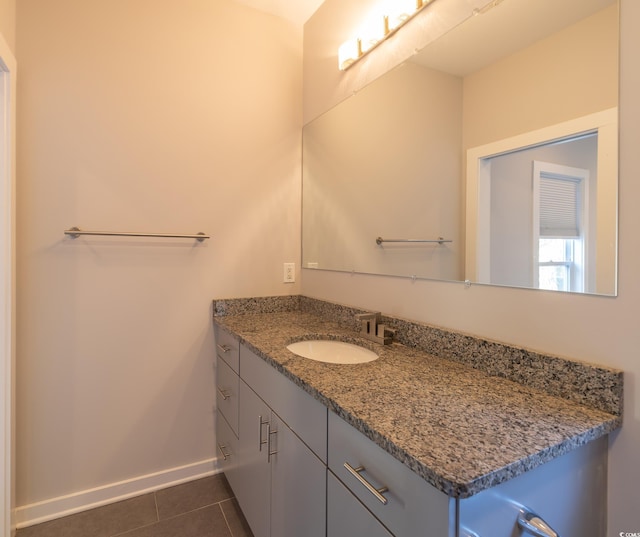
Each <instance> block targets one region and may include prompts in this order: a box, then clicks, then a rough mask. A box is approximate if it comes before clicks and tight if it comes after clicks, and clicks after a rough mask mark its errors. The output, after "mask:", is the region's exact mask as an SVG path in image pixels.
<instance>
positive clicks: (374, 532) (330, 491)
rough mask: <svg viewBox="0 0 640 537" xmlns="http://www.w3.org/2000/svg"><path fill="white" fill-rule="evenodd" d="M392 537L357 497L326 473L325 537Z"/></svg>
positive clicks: (329, 473)
mask: <svg viewBox="0 0 640 537" xmlns="http://www.w3.org/2000/svg"><path fill="white" fill-rule="evenodd" d="M345 535H348V536H349V537H393V535H391V534H390V533H389V532H388V531H387V530H386V528H385V527H384V526H383V525H382V524H380V521H379V520H378V519H377V518H376V517H374V516H373V515H372V514H371V513H370V512H369V511H368V510H367V508H366V507H365V506H364V505H362V504H361V503H360V502H359V501H358V499H357V498H356V497H355V496H354V495H353V494H351V493H350V492H349V491H348V490H347V489H346V488H345V486H344V485H343V484H342V483H340V481H338V479H337V478H336V477H335V476H334V475H333V474H332V473H331V472H328V473H327V537H344V536H345Z"/></svg>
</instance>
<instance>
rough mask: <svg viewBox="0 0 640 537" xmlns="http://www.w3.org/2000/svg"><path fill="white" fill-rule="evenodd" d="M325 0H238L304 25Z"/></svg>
mask: <svg viewBox="0 0 640 537" xmlns="http://www.w3.org/2000/svg"><path fill="white" fill-rule="evenodd" d="M323 1H324V0H236V2H238V3H240V4H244V5H246V6H249V7H252V8H254V9H257V10H259V11H264V12H265V13H271V14H272V15H276V16H278V17H282V18H283V19H287V20H289V21H291V22H293V23H294V24H296V25H297V26H302V25H303V24H304V23H305V22H307V20H308V19H309V17H311V15H313V14H314V13H315V11H316V9H318V7H320V4H322V2H323Z"/></svg>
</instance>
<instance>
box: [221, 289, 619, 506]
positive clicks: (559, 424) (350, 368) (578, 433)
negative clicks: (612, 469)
mask: <svg viewBox="0 0 640 537" xmlns="http://www.w3.org/2000/svg"><path fill="white" fill-rule="evenodd" d="M256 300H257V301H258V302H256ZM269 300H271V302H269ZM354 311H356V310H352V309H350V308H346V307H344V306H337V305H327V303H324V302H320V301H315V300H313V299H307V298H306V297H287V298H283V299H253V301H251V300H247V299H242V300H239V301H215V303H214V314H215V317H214V320H215V322H216V323H217V324H218V325H219V326H221V327H222V328H223V329H225V330H227V331H228V332H230V333H231V334H233V335H234V336H235V337H236V338H238V340H239V341H240V342H241V343H244V344H246V345H247V346H248V347H249V348H250V349H251V350H252V351H254V352H255V353H256V354H258V355H259V356H260V357H262V358H263V359H264V360H266V361H267V362H268V363H270V364H271V365H272V366H273V367H275V368H276V369H277V370H278V371H280V372H281V373H283V374H284V375H285V376H287V377H288V378H289V379H291V380H292V381H293V382H295V383H296V384H297V385H299V386H300V387H302V388H303V389H304V390H305V391H307V392H308V393H310V394H311V395H312V396H313V397H315V398H316V399H318V400H319V401H321V402H322V403H324V404H325V405H326V406H327V407H328V408H329V409H330V410H332V411H334V412H336V413H337V414H338V415H339V416H341V417H342V418H343V419H345V420H346V421H347V422H348V423H350V424H351V425H352V426H354V427H355V428H356V429H358V430H359V431H361V432H362V433H364V434H365V435H366V436H367V437H369V438H370V439H371V440H372V441H373V442H375V443H376V444H378V445H379V446H380V447H382V448H383V449H385V450H386V451H387V452H389V453H390V454H391V455H392V456H394V457H395V458H396V459H398V460H400V461H401V462H403V463H404V464H405V465H406V466H408V467H409V468H411V469H412V470H413V471H414V472H416V473H417V474H418V475H420V476H422V477H423V478H424V479H425V480H427V481H428V482H429V483H430V484H432V485H433V486H435V487H436V488H438V489H439V490H441V491H442V492H444V493H446V494H448V495H451V496H454V497H459V498H465V497H468V496H471V495H473V494H476V493H477V492H480V491H482V490H484V489H486V488H489V487H491V486H494V485H497V484H499V483H501V482H503V481H506V480H508V479H510V478H512V477H515V476H517V475H519V474H521V473H523V472H525V471H527V470H529V469H532V468H535V467H536V466H538V465H540V464H543V463H545V462H547V461H549V460H551V459H553V458H555V457H558V456H560V455H563V454H564V453H567V452H569V451H571V450H572V449H574V448H575V447H578V446H580V445H583V444H585V443H587V442H589V441H591V440H594V439H596V438H599V437H601V436H603V435H606V434H608V433H609V432H611V431H613V430H615V429H616V428H618V427H619V426H620V425H621V423H622V417H621V401H622V372H620V371H617V370H613V369H608V368H602V367H597V366H591V365H589V364H584V363H581V362H575V361H567V360H564V359H560V358H555V357H546V356H541V355H537V354H536V353H531V352H529V351H524V350H521V349H515V350H517V351H518V353H516V355H517V359H516V361H517V362H520V366H522V367H520V368H519V369H518V368H516V369H518V371H516V373H513V372H512V373H513V374H504V373H505V371H506V369H507V368H505V367H502V366H501V367H500V369H501V371H500V374H499V376H496V375H497V373H496V374H492V373H491V371H490V368H491V367H496V366H495V364H494V365H493V366H492V365H491V364H489V365H488V366H487V367H488V368H489V371H488V372H485V371H482V370H479V369H478V368H477V364H474V363H473V360H474V359H475V360H477V354H478V350H477V349H475V350H474V349H473V348H467V349H465V350H464V352H461V353H460V354H459V356H457V358H456V359H455V360H453V359H451V358H450V357H447V358H442V357H437V356H435V355H434V354H435V353H434V352H425V350H424V347H425V344H424V341H425V337H426V340H430V341H431V344H433V340H434V333H433V332H431V333H430V334H427V335H426V336H425V334H424V333H420V332H421V329H424V331H426V332H429V330H431V331H434V330H435V331H436V333H437V335H438V338H440V337H442V338H444V339H446V341H442V347H443V348H449V350H450V346H451V341H450V339H447V336H448V335H449V336H451V337H454V338H455V337H460V334H457V333H455V332H446V331H442V330H441V329H434V328H432V327H429V326H427V325H417V324H415V323H410V322H408V321H402V320H397V319H396V320H394V319H392V318H386V319H385V322H387V324H389V325H395V326H396V327H397V328H398V339H400V340H401V341H406V342H407V343H409V344H412V345H413V346H411V345H408V344H400V343H394V344H393V345H387V346H382V345H378V344H375V343H372V342H370V341H367V340H359V342H360V344H362V345H363V346H365V347H368V348H370V349H372V350H374V351H375V352H376V353H378V354H379V356H380V358H379V359H377V360H375V361H373V362H370V363H364V364H356V365H337V364H328V363H322V362H316V361H313V360H308V359H306V358H302V357H299V356H296V355H295V354H293V353H291V352H290V351H288V350H287V349H286V345H288V344H289V343H291V342H292V341H297V340H301V339H311V338H313V337H314V336H319V337H331V338H336V339H343V340H347V341H358V337H357V331H356V328H357V325H355V324H354V323H353V321H352V317H353V313H354ZM350 323H351V325H350ZM403 323H404V324H403ZM405 325H406V326H405ZM409 325H410V326H409ZM416 326H417V327H418V328H416ZM403 328H404V329H405V332H411V334H412V335H410V336H407V334H406V333H405V334H404V335H403V334H401V333H400V331H401V330H402V329H403ZM464 337H465V338H468V341H467V340H465V342H466V344H467V346H469V345H471V346H472V347H473V345H480V346H481V347H482V348H483V349H484V352H485V354H486V352H487V346H488V348H489V350H490V351H491V352H493V353H494V354H496V355H497V354H500V355H501V356H500V357H497V358H496V359H498V360H500V359H503V355H504V354H509V352H507V351H509V350H510V351H511V356H510V357H509V360H510V361H513V360H514V358H513V351H514V348H512V347H507V346H503V345H501V344H497V343H492V342H486V341H484V340H477V339H475V338H470V337H469V336H464ZM407 338H414V339H409V340H408V339H407ZM420 338H422V340H421V341H422V344H421V345H420V346H421V347H422V348H418V344H416V343H415V341H417V340H420ZM438 338H436V339H438ZM470 342H475V343H470ZM505 349H506V350H505ZM502 351H504V352H502ZM467 354H468V355H469V360H470V363H471V365H474V367H472V366H471V365H469V364H467V363H462V362H463V361H464V359H463V358H461V356H463V355H465V356H466V355H467ZM481 354H482V353H481ZM523 357H524V358H523ZM538 357H539V359H538ZM488 360H489V361H490V358H488ZM524 362H527V368H524V366H523V363H524ZM538 362H539V363H538ZM554 364H555V366H554ZM557 364H560V366H557ZM485 369H487V368H485ZM524 369H528V370H530V371H537V372H538V374H537V375H532V376H539V375H540V374H542V375H547V376H551V377H552V378H551V379H550V380H549V390H546V389H544V390H543V389H541V388H540V387H535V388H532V387H531V384H533V385H538V384H539V383H540V381H539V379H532V382H531V383H529V382H515V381H514V380H509V379H508V378H504V377H505V376H506V377H509V376H513V375H514V374H515V375H522V376H523V379H522V380H526V378H527V374H526V372H525V373H523V371H524ZM563 372H564V373H563ZM563 375H565V376H564V377H563ZM580 383H582V384H583V385H582V386H578V384H580ZM566 385H574V386H573V387H572V388H570V389H568V390H565V392H566V393H561V394H556V393H555V392H557V390H558V389H559V388H558V386H565V387H566ZM548 391H551V393H554V394H553V395H551V394H549V393H547V392H548ZM581 391H582V392H585V394H582V395H581ZM581 398H584V399H585V401H586V402H587V404H585V402H584V401H580V402H576V401H575V400H576V399H578V400H580V399H581ZM571 399H573V400H571Z"/></svg>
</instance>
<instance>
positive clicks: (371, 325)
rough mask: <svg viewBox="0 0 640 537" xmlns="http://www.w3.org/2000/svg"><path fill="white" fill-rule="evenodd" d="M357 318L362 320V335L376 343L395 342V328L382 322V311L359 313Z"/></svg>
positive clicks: (387, 343) (386, 343)
mask: <svg viewBox="0 0 640 537" xmlns="http://www.w3.org/2000/svg"><path fill="white" fill-rule="evenodd" d="M356 319H358V320H359V321H360V323H361V324H360V335H361V336H362V337H364V338H366V339H370V340H371V341H375V342H376V343H382V344H383V345H390V344H391V343H392V342H393V336H394V334H395V330H392V329H391V328H387V327H386V326H385V325H384V324H382V323H380V319H381V314H380V312H370V313H359V314H357V315H356Z"/></svg>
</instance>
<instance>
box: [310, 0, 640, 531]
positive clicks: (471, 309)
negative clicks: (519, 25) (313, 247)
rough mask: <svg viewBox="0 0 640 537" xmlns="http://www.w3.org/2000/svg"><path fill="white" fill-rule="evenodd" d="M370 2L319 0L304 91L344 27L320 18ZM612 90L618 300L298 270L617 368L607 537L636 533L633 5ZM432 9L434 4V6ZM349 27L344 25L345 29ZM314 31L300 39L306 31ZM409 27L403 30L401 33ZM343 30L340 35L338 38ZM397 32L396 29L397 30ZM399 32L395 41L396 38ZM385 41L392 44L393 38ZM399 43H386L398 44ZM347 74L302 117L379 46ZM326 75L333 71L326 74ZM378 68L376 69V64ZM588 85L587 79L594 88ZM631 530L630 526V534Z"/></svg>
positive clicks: (438, 320) (340, 294)
mask: <svg viewBox="0 0 640 537" xmlns="http://www.w3.org/2000/svg"><path fill="white" fill-rule="evenodd" d="M373 3H374V0H370V1H368V2H367V1H365V0H327V1H326V2H325V3H324V4H323V6H322V8H321V10H320V11H319V12H318V13H319V15H318V17H320V16H321V19H320V18H318V19H316V18H315V17H314V18H312V19H311V21H309V23H308V24H307V26H306V27H305V58H304V59H305V62H304V63H305V65H304V84H305V87H307V86H308V84H309V83H310V82H311V81H315V80H316V79H317V77H318V76H321V75H323V74H324V73H325V72H326V71H327V70H328V69H330V66H335V65H336V63H337V58H336V56H335V52H332V51H335V50H337V48H338V46H339V44H340V43H341V42H342V41H344V40H345V39H346V38H347V37H348V34H349V32H351V31H352V28H345V27H339V28H338V29H337V30H336V29H334V30H331V33H328V34H327V35H325V36H324V38H321V34H320V31H319V29H318V26H319V25H320V24H321V23H323V22H324V21H329V20H335V21H339V20H342V13H343V12H344V13H345V17H346V19H347V20H350V21H353V20H354V19H355V18H356V17H355V15H354V11H357V10H358V9H364V8H366V7H370V6H371V5H373ZM621 4H622V5H621V26H622V27H621V46H622V52H621V54H622V58H621V90H620V112H621V125H620V134H621V139H620V216H619V226H620V241H619V288H618V291H619V296H618V297H616V298H604V297H594V296H580V295H571V294H563V293H546V292H540V291H530V290H519V289H508V288H497V287H488V286H481V285H472V286H471V287H470V288H468V289H466V288H465V287H464V285H463V284H452V283H442V282H433V281H416V282H412V281H411V280H408V279H398V278H390V277H376V276H363V275H351V274H342V273H329V272H323V271H314V270H303V275H302V277H303V286H302V290H303V292H304V294H306V295H309V296H312V297H318V298H322V299H327V300H333V301H336V302H341V303H346V304H352V305H357V306H359V307H363V308H371V309H377V310H381V311H383V312H385V313H388V314H393V315H399V316H402V317H407V318H411V319H417V320H421V321H425V322H429V323H433V324H436V325H440V326H445V327H451V328H455V329H458V330H462V331H465V332H468V333H472V334H477V335H480V336H483V337H487V338H492V339H498V340H501V341H505V342H509V343H514V344H518V345H523V346H525V347H530V348H534V349H539V350H541V351H545V352H551V353H557V354H560V355H565V356H569V357H573V358H578V359H583V360H587V361H590V362H596V363H602V364H607V365H611V366H615V367H619V368H622V369H624V370H625V372H626V376H625V378H626V390H625V423H624V426H623V428H622V430H621V431H620V432H618V433H616V434H614V435H612V436H611V438H610V446H611V451H610V458H609V461H610V465H609V490H608V495H609V527H610V531H609V535H611V536H613V535H619V533H620V532H622V531H627V532H629V531H631V532H632V531H638V529H637V528H638V514H637V500H636V498H637V486H638V485H637V484H638V483H639V482H640V464H638V462H639V461H638V449H637V446H638V444H640V398H639V397H638V392H637V382H636V378H637V376H638V375H640V356H639V355H638V348H639V347H640V331H638V319H639V318H640V316H639V306H638V304H639V303H640V280H639V279H638V277H637V268H638V266H640V236H639V235H638V233H637V230H638V229H640V212H638V211H637V209H636V203H637V200H638V199H640V183H639V182H638V181H637V180H636V177H637V170H638V169H640V153H638V151H637V145H638V143H640V100H638V98H637V96H638V95H640V69H639V68H638V62H637V57H636V56H637V54H636V51H637V50H638V49H639V48H640V34H638V32H637V26H638V24H640V4H639V3H638V2H635V1H634V0H622V2H621ZM437 5H438V4H434V7H436V6H437ZM352 24H353V22H352ZM307 27H309V28H311V29H312V30H313V31H312V32H310V33H309V34H307V32H306V28H307ZM407 29H408V28H407ZM341 31H342V34H340V32H341ZM403 32H404V29H403ZM409 35H410V34H405V33H403V34H398V35H397V36H396V37H395V38H394V39H395V40H399V39H404V37H401V36H409ZM392 41H393V40H392ZM400 46H401V45H394V47H400ZM366 60H367V61H366V63H362V62H359V63H358V64H356V65H355V66H353V67H352V68H351V69H350V70H349V71H348V72H347V73H348V74H339V73H337V72H336V71H334V72H333V74H331V75H327V79H328V80H329V81H330V82H327V85H326V86H321V85H320V86H316V87H315V88H313V89H312V90H311V89H307V90H306V91H305V103H304V107H305V118H306V120H309V119H311V118H313V117H315V116H316V115H317V114H318V113H321V112H322V111H323V110H324V109H326V108H327V107H328V105H330V104H331V103H332V101H334V100H335V98H336V94H337V93H340V94H341V95H348V94H349V93H351V92H353V91H354V90H357V89H359V87H360V86H359V82H360V81H361V80H362V79H363V78H364V77H365V76H366V72H369V71H372V70H375V69H376V68H377V66H378V64H379V65H380V66H384V65H387V64H389V63H392V59H391V58H390V56H389V53H388V50H387V49H384V48H382V47H380V48H378V49H377V50H376V51H374V53H372V54H370V55H369V56H368V57H367V58H366ZM374 64H375V65H374ZM334 68H335V67H334ZM381 68H382V67H381ZM594 83H595V82H594ZM634 528H635V529H634Z"/></svg>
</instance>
